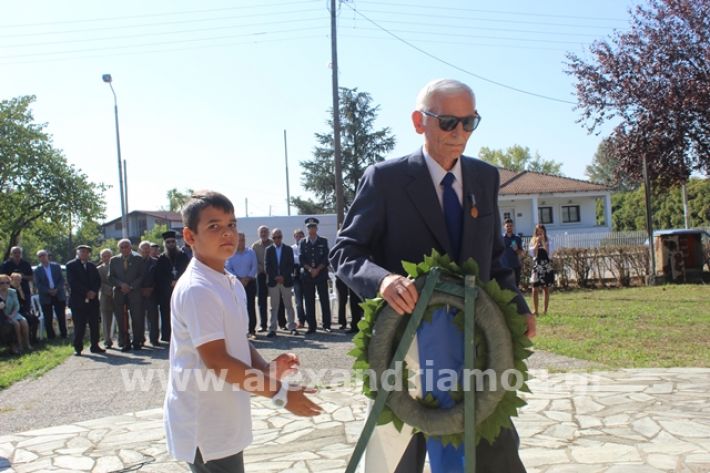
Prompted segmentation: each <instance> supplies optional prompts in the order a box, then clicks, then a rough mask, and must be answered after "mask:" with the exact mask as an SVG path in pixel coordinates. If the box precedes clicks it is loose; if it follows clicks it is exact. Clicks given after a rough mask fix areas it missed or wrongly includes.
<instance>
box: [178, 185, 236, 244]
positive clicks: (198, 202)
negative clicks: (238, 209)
mask: <svg viewBox="0 0 710 473" xmlns="http://www.w3.org/2000/svg"><path fill="white" fill-rule="evenodd" d="M207 207H214V208H216V209H220V210H222V211H224V212H225V213H234V205H232V202H231V201H230V200H229V199H228V198H227V197H226V196H225V195H224V194H220V193H219V192H214V191H206V190H205V191H197V192H195V193H194V194H192V195H191V196H190V200H188V201H187V202H186V203H185V205H183V207H182V210H181V211H180V213H181V214H182V224H183V225H185V226H186V227H187V228H189V229H190V230H192V231H193V232H195V233H197V225H198V224H199V223H200V213H201V212H202V210H204V209H205V208H207Z"/></svg>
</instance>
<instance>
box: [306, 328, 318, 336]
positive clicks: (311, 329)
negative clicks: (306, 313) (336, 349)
mask: <svg viewBox="0 0 710 473" xmlns="http://www.w3.org/2000/svg"><path fill="white" fill-rule="evenodd" d="M312 333H316V329H314V328H309V329H308V330H306V335H310V334H312Z"/></svg>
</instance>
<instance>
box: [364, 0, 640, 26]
mask: <svg viewBox="0 0 710 473" xmlns="http://www.w3.org/2000/svg"><path fill="white" fill-rule="evenodd" d="M359 3H365V4H372V5H378V6H379V5H382V2H373V1H367V0H360V1H359ZM388 5H389V6H393V7H399V6H401V7H414V8H422V9H432V10H437V11H442V10H451V11H465V12H472V13H497V14H505V15H516V16H525V17H529V16H537V17H541V18H570V19H575V20H593V21H616V22H626V21H627V20H626V19H625V18H608V17H607V18H604V17H593V16H576V15H550V14H546V13H530V12H516V11H510V10H481V9H477V8H453V7H441V6H438V5H437V6H428V5H416V4H412V3H391V2H389V3H388Z"/></svg>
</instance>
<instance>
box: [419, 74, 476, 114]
mask: <svg viewBox="0 0 710 473" xmlns="http://www.w3.org/2000/svg"><path fill="white" fill-rule="evenodd" d="M461 92H465V93H468V94H469V95H470V96H471V99H473V100H474V101H475V100H476V94H474V93H473V90H472V89H471V87H469V86H468V85H466V84H464V83H463V82H460V81H457V80H454V79H434V80H433V81H431V82H429V83H428V84H427V85H425V86H424V87H422V90H420V91H419V93H418V94H417V105H416V110H427V111H428V110H429V108H430V107H431V103H432V100H433V98H434V96H435V95H439V94H442V95H448V94H457V93H461Z"/></svg>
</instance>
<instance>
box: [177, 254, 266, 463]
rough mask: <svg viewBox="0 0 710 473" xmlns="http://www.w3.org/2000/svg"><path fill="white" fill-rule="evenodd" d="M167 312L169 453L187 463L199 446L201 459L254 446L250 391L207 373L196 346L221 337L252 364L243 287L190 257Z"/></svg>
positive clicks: (231, 351) (237, 355) (233, 353)
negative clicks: (168, 313)
mask: <svg viewBox="0 0 710 473" xmlns="http://www.w3.org/2000/svg"><path fill="white" fill-rule="evenodd" d="M170 308H171V317H170V319H171V323H172V337H171V341H170V375H169V379H168V388H167V391H166V393H165V405H164V423H165V432H166V436H167V442H168V451H169V452H170V454H171V455H172V456H173V457H175V458H176V459H178V460H183V461H186V462H189V463H193V462H194V460H195V453H196V452H197V448H198V447H199V449H200V452H201V453H202V458H203V459H204V461H209V460H215V459H219V458H224V457H228V456H230V455H235V454H237V453H239V452H241V451H243V450H244V449H245V448H246V447H247V446H248V445H249V444H250V443H251V442H252V428H251V408H250V399H249V398H250V396H249V393H248V392H246V391H240V390H239V389H237V388H236V387H235V386H234V385H232V384H229V383H227V382H226V381H224V380H223V379H219V378H218V376H219V374H218V373H217V374H215V373H214V372H211V371H209V370H207V368H206V367H205V365H204V363H203V362H202V359H201V358H200V355H199V353H198V352H197V347H199V346H200V345H203V344H205V343H207V342H211V341H214V340H220V339H224V341H225V345H226V347H227V353H229V355H230V356H232V357H233V358H237V359H239V360H241V361H243V362H244V363H246V364H248V365H251V354H250V350H249V342H248V340H247V333H248V331H249V325H248V324H249V317H248V315H247V309H246V293H245V292H244V288H243V287H242V285H241V284H240V283H239V282H238V281H237V279H236V278H235V277H234V276H233V275H231V274H229V273H220V272H217V271H215V270H213V269H212V268H210V267H209V266H207V265H205V264H204V263H201V262H200V261H199V260H198V259H197V258H192V260H190V264H189V265H188V267H187V269H186V270H185V273H184V274H183V275H182V276H181V277H180V279H179V280H178V282H177V284H176V285H175V289H174V291H173V295H172V299H171V301H170ZM210 376H212V378H210ZM212 381H214V382H212ZM220 383H221V386H220Z"/></svg>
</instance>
